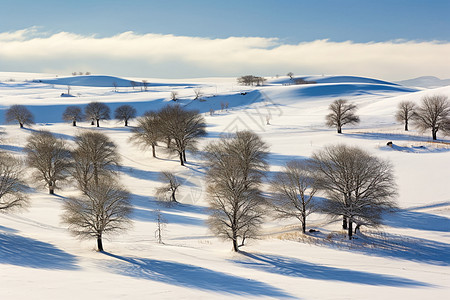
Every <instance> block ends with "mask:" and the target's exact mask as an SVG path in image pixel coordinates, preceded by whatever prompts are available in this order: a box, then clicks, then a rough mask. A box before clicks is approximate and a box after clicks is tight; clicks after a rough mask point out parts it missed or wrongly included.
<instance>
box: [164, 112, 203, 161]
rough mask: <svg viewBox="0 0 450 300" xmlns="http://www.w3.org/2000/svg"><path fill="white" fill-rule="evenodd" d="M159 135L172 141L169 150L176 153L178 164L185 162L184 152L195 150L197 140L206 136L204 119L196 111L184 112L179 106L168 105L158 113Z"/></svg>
mask: <svg viewBox="0 0 450 300" xmlns="http://www.w3.org/2000/svg"><path fill="white" fill-rule="evenodd" d="M158 116H159V120H160V128H161V133H162V135H163V136H164V137H166V138H168V140H170V141H173V142H171V143H170V144H169V145H168V146H169V150H171V151H173V152H176V153H177V154H178V155H179V158H180V164H181V165H184V163H185V162H186V150H190V151H195V150H197V143H198V139H199V138H200V137H202V136H205V135H206V131H205V128H206V122H205V118H204V117H203V116H202V115H200V113H199V112H198V111H196V110H186V109H184V108H182V107H181V106H180V105H178V104H177V105H168V106H165V107H163V108H162V109H161V110H160V111H159V112H158Z"/></svg>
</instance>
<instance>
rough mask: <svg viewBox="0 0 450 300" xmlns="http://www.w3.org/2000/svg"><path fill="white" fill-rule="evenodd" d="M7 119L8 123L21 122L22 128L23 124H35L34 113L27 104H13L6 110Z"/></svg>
mask: <svg viewBox="0 0 450 300" xmlns="http://www.w3.org/2000/svg"><path fill="white" fill-rule="evenodd" d="M5 119H6V122H7V123H13V122H17V123H19V125H20V128H23V125H32V124H34V121H33V119H34V118H33V114H32V113H31V112H30V111H29V110H28V109H27V108H26V107H25V106H23V105H19V104H15V105H12V106H11V107H10V108H9V109H8V110H7V111H6V115H5Z"/></svg>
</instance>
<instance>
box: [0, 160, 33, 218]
mask: <svg viewBox="0 0 450 300" xmlns="http://www.w3.org/2000/svg"><path fill="white" fill-rule="evenodd" d="M22 174H23V166H22V162H21V161H20V160H18V159H16V158H15V157H14V156H12V155H10V154H7V153H5V152H0V212H7V211H11V210H16V209H20V208H24V207H26V206H27V205H28V202H29V198H28V196H27V194H26V190H27V186H26V185H25V182H24V181H23V180H22V176H23V175H22Z"/></svg>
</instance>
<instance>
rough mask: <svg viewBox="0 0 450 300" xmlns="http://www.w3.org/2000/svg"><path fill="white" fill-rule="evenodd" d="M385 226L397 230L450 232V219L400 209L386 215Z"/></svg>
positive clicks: (384, 218)
mask: <svg viewBox="0 0 450 300" xmlns="http://www.w3.org/2000/svg"><path fill="white" fill-rule="evenodd" d="M383 220H384V222H383V223H384V224H385V225H388V226H391V227H397V228H411V229H417V230H428V231H440V232H448V231H450V219H449V218H446V217H443V216H439V215H434V214H430V213H426V212H420V211H411V210H408V209H400V210H397V211H395V212H392V213H388V214H385V215H384V217H383Z"/></svg>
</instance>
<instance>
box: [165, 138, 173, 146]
mask: <svg viewBox="0 0 450 300" xmlns="http://www.w3.org/2000/svg"><path fill="white" fill-rule="evenodd" d="M166 139H167V148H170V142H171V140H172V139H171V138H170V137H167V138H166Z"/></svg>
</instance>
